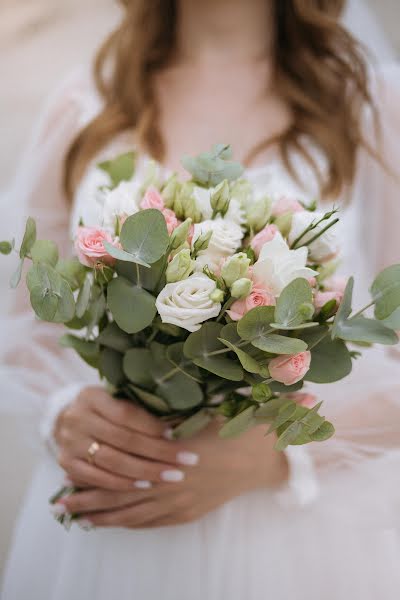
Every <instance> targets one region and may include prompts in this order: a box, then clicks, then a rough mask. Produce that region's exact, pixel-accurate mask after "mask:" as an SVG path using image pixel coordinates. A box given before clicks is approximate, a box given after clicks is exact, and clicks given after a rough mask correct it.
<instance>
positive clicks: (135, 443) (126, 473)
mask: <svg viewBox="0 0 400 600" xmlns="http://www.w3.org/2000/svg"><path fill="white" fill-rule="evenodd" d="M165 430H166V425H165V423H163V422H162V421H160V420H159V419H157V418H156V417H153V416H152V415H150V414H149V413H147V412H146V411H145V410H143V409H141V408H139V407H137V406H135V405H133V404H131V403H129V402H127V401H123V400H117V399H115V398H113V397H112V396H110V395H109V394H108V393H107V392H106V391H105V390H104V389H103V388H101V387H96V386H92V387H87V388H84V389H83V390H82V391H81V392H80V394H79V395H78V397H77V398H76V399H75V400H74V401H73V402H72V403H71V404H69V405H68V406H67V407H66V408H65V409H64V410H63V411H62V412H61V413H60V415H59V416H58V418H57V421H56V423H55V428H54V438H55V440H56V442H57V444H58V447H59V456H58V462H59V464H60V466H61V467H62V468H63V469H64V471H65V472H66V474H67V476H68V478H69V479H70V480H71V481H72V482H73V483H74V485H77V486H80V487H96V488H103V489H109V490H121V491H124V490H132V487H138V488H144V487H150V485H151V482H154V483H157V482H162V481H165V482H173V481H176V482H178V481H182V479H183V478H184V471H182V470H181V469H179V468H177V465H185V466H194V465H195V464H196V463H197V460H198V457H197V455H195V454H193V453H191V452H187V451H185V448H184V446H183V444H182V443H180V442H176V441H169V440H167V439H165V438H164V437H163V434H164V432H165ZM94 441H96V442H97V443H98V444H99V449H98V450H97V452H96V453H95V456H94V457H93V460H92V461H90V460H89V458H90V456H89V454H88V449H89V447H90V446H91V444H92V443H93V442H94ZM149 482H150V483H149Z"/></svg>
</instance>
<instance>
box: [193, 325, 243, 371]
mask: <svg viewBox="0 0 400 600" xmlns="http://www.w3.org/2000/svg"><path fill="white" fill-rule="evenodd" d="M221 330H222V325H220V323H215V322H213V321H210V322H207V323H204V324H203V326H202V327H201V328H200V329H199V330H198V331H195V332H194V333H191V334H190V335H189V337H188V338H187V340H186V342H185V345H184V347H183V351H184V354H185V356H186V357H187V358H191V359H192V360H193V362H194V363H195V364H196V365H197V366H199V367H201V368H203V369H206V370H207V371H210V372H211V373H214V374H215V375H219V376H220V377H223V378H224V379H230V380H232V381H241V380H242V379H243V369H242V367H241V366H240V365H239V364H238V363H236V362H234V361H232V360H230V359H228V358H225V357H224V355H223V354H221V355H212V356H210V353H211V352H215V351H218V350H222V349H224V348H225V346H224V345H223V344H222V343H221V342H220V341H219V339H218V337H219V334H220V332H221Z"/></svg>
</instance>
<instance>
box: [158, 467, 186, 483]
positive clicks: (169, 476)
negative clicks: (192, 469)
mask: <svg viewBox="0 0 400 600" xmlns="http://www.w3.org/2000/svg"><path fill="white" fill-rule="evenodd" d="M161 479H162V480H163V481H183V479H185V473H184V472H183V471H178V470H177V469H170V470H167V471H163V472H162V473H161Z"/></svg>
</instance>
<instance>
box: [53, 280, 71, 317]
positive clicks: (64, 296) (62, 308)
mask: <svg viewBox="0 0 400 600" xmlns="http://www.w3.org/2000/svg"><path fill="white" fill-rule="evenodd" d="M74 315H75V299H74V295H73V293H72V291H71V288H70V287H69V284H68V283H67V282H66V281H65V280H64V279H63V280H62V281H61V284H60V288H59V299H58V305H57V312H56V314H55V316H54V322H55V323H68V321H71V319H73V318H74Z"/></svg>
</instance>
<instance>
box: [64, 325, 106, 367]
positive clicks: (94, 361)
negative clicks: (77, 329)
mask: <svg viewBox="0 0 400 600" xmlns="http://www.w3.org/2000/svg"><path fill="white" fill-rule="evenodd" d="M59 343H60V346H63V347H64V348H73V349H74V350H75V351H76V352H77V353H78V354H79V356H80V357H81V358H82V359H83V360H84V361H85V362H86V363H87V364H88V365H90V366H91V367H94V368H95V369H97V368H98V364H99V347H98V345H97V344H96V342H92V341H88V340H85V339H82V338H80V337H78V336H75V335H71V334H69V333H68V334H66V335H63V336H62V337H61V338H60V341H59Z"/></svg>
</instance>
